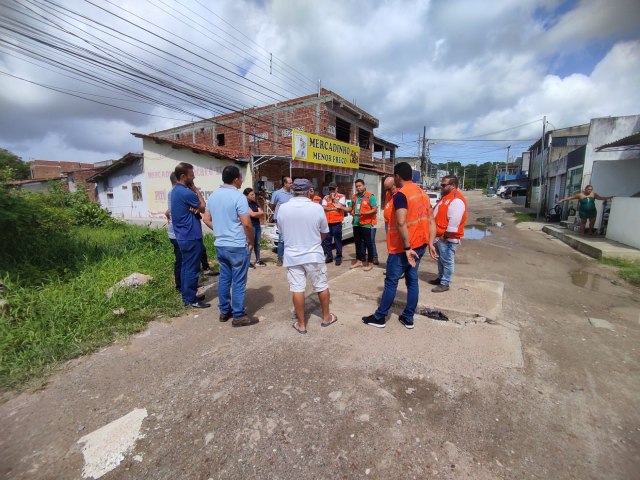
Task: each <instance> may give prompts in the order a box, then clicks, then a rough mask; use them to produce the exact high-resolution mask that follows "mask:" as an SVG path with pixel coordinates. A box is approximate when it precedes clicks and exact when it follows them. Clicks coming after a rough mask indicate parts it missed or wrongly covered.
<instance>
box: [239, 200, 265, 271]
mask: <svg viewBox="0 0 640 480" xmlns="http://www.w3.org/2000/svg"><path fill="white" fill-rule="evenodd" d="M242 193H244V196H245V197H247V202H248V203H249V216H250V217H251V225H252V226H253V235H254V237H253V251H254V252H255V254H256V263H255V264H253V263H249V267H251V268H255V267H266V266H267V264H266V263H264V262H263V261H262V260H260V240H261V238H262V227H261V226H260V219H262V218H264V211H263V210H262V208H260V205H258V203H257V202H256V192H254V191H253V188H245V189H244V191H243V192H242Z"/></svg>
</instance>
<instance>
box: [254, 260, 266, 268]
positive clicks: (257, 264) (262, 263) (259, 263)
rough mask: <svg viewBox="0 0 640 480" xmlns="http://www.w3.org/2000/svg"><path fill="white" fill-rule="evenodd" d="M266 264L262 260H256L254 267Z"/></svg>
mask: <svg viewBox="0 0 640 480" xmlns="http://www.w3.org/2000/svg"><path fill="white" fill-rule="evenodd" d="M266 266H267V264H266V263H264V262H263V261H262V260H260V261H259V262H256V267H266Z"/></svg>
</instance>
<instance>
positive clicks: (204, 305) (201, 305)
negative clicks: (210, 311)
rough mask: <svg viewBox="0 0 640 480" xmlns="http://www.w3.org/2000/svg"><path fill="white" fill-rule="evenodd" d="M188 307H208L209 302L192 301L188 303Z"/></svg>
mask: <svg viewBox="0 0 640 480" xmlns="http://www.w3.org/2000/svg"><path fill="white" fill-rule="evenodd" d="M189 306H190V307H193V308H209V307H210V306H211V304H210V303H204V302H193V303H191V304H189Z"/></svg>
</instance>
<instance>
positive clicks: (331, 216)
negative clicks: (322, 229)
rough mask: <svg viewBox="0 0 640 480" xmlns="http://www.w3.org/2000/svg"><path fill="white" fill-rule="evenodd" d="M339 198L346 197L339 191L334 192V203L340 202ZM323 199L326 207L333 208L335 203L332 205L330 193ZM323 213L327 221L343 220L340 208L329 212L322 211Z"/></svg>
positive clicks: (339, 221)
mask: <svg viewBox="0 0 640 480" xmlns="http://www.w3.org/2000/svg"><path fill="white" fill-rule="evenodd" d="M341 198H346V197H345V196H344V195H342V194H341V193H336V205H337V204H338V203H340V199H341ZM324 201H325V202H327V205H326V206H327V207H329V208H335V206H336V205H334V203H333V199H332V198H331V195H327V196H326V197H324ZM324 214H325V215H326V216H327V223H342V220H344V212H343V211H342V210H333V211H331V212H324Z"/></svg>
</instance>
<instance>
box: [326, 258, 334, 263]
mask: <svg viewBox="0 0 640 480" xmlns="http://www.w3.org/2000/svg"><path fill="white" fill-rule="evenodd" d="M324 263H333V258H329V257H325V258H324Z"/></svg>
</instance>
